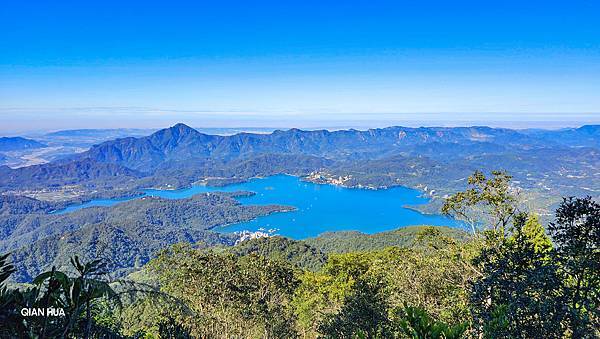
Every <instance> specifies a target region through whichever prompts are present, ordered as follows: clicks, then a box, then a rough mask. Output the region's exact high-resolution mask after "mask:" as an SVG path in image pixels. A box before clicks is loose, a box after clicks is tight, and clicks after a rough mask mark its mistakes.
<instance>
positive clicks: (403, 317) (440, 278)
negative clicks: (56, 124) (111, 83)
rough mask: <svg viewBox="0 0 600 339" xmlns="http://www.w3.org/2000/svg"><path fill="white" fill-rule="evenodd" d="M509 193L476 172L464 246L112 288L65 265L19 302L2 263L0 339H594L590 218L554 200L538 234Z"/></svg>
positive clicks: (342, 253) (134, 278)
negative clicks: (29, 311) (55, 312)
mask: <svg viewBox="0 0 600 339" xmlns="http://www.w3.org/2000/svg"><path fill="white" fill-rule="evenodd" d="M510 181H511V177H510V176H508V175H507V174H506V173H504V172H494V173H493V174H492V175H491V176H490V177H486V176H485V175H484V174H483V173H480V172H476V173H474V174H473V175H471V176H470V177H469V179H468V183H467V187H466V188H464V190H463V191H460V192H458V193H455V194H453V195H450V196H448V197H447V199H445V202H444V205H443V212H444V213H446V214H448V215H452V216H454V217H456V218H460V219H462V220H464V221H465V223H466V224H467V225H469V226H470V230H469V231H468V232H463V231H458V230H452V229H447V228H438V227H426V226H423V227H411V228H407V229H404V230H398V231H393V232H386V233H382V234H376V235H365V234H360V233H355V232H344V233H341V234H328V235H324V236H323V237H320V238H317V239H310V240H307V241H293V240H289V239H285V238H281V237H269V238H261V239H254V240H248V241H244V242H241V243H239V244H237V245H236V246H219V245H217V246H211V245H210V244H206V243H202V242H200V243H195V244H189V243H187V244H185V243H182V244H177V245H174V246H171V247H167V248H165V249H163V250H162V251H160V252H159V253H158V254H157V255H156V256H154V258H153V259H152V260H151V261H150V262H149V263H148V264H146V265H144V266H143V267H141V268H140V269H139V270H138V271H136V272H134V273H132V274H130V275H128V276H127V277H126V278H124V279H116V280H115V279H111V274H110V273H111V272H110V269H108V268H107V263H105V262H102V261H101V260H95V261H91V262H87V263H86V262H82V261H81V260H80V259H79V257H77V256H74V257H73V258H72V259H71V262H70V266H71V267H70V268H66V267H65V268H61V269H60V270H59V269H55V268H54V269H51V270H49V271H47V272H43V273H41V274H39V275H38V276H37V277H35V278H34V279H33V280H32V283H31V284H28V285H20V286H19V287H18V288H17V287H14V286H10V287H9V286H7V284H6V281H7V279H9V277H10V276H11V274H13V272H14V270H15V268H14V267H13V266H12V264H11V263H10V262H9V257H8V255H4V256H2V257H0V284H2V286H0V305H1V307H0V323H1V324H3V326H2V327H0V336H2V337H9V338H10V337H17V338H18V337H21V338H29V337H31V338H55V337H66V338H110V337H115V338H118V337H122V338H215V337H216V338H232V337H234V338H238V337H242V338H293V337H302V338H315V337H323V338H480V337H486V338H565V337H566V338H596V337H599V336H600V332H599V331H598V329H599V328H600V304H599V303H600V275H599V274H598V272H600V204H598V202H596V201H595V200H593V199H592V198H590V197H582V198H574V197H569V198H564V199H563V201H562V203H561V204H560V205H559V206H558V208H557V209H556V211H555V213H554V217H553V221H552V222H550V223H548V224H546V225H543V224H542V223H541V222H540V219H539V218H538V216H537V215H536V214H534V213H532V212H530V211H529V210H527V209H526V208H525V207H524V206H525V204H523V202H522V201H521V200H520V197H519V196H518V195H515V194H514V191H513V189H512V188H511V184H510ZM42 207H43V206H42ZM40 208H41V207H40ZM23 308H34V309H36V308H41V309H48V308H54V309H62V310H64V313H65V315H64V316H49V315H47V314H46V315H45V316H27V315H23V314H22V313H21V310H22V309H23Z"/></svg>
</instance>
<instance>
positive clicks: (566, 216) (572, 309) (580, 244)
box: [549, 197, 600, 338]
mask: <svg viewBox="0 0 600 339" xmlns="http://www.w3.org/2000/svg"><path fill="white" fill-rule="evenodd" d="M549 230H550V233H551V234H552V238H553V239H554V243H555V246H556V253H555V258H556V261H557V262H558V263H559V274H560V276H561V278H562V279H561V281H562V288H563V290H564V292H563V295H562V299H563V302H564V304H565V305H566V306H567V308H568V321H569V328H570V330H571V331H572V335H573V337H574V338H582V337H585V336H588V335H593V334H594V333H595V335H596V336H598V335H600V333H598V329H599V328H600V322H599V320H600V274H599V272H600V204H598V203H597V202H595V201H593V200H592V198H591V197H586V198H572V197H571V198H565V199H564V200H563V202H562V203H561V205H560V206H559V208H558V209H557V210H556V220H555V222H553V223H551V224H550V227H549Z"/></svg>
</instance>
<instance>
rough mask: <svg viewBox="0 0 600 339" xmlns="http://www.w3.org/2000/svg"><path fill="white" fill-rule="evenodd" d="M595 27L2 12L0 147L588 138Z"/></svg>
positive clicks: (449, 11) (443, 10) (599, 84)
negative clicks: (486, 129)
mask: <svg viewBox="0 0 600 339" xmlns="http://www.w3.org/2000/svg"><path fill="white" fill-rule="evenodd" d="M597 13H600V3H597V2H591V1H583V0H581V1H572V2H569V3H557V2H553V3H548V2H537V1H531V2H522V1H516V0H510V1H504V2H502V3H495V4H493V5H489V4H483V3H479V2H471V1H465V2H461V1H459V2H447V1H435V0H434V1H430V2H418V3H412V2H411V3H406V2H397V1H369V2H362V1H350V2H344V3H335V2H333V3H322V2H314V3H313V2H311V1H308V2H303V3H301V4H290V3H281V2H271V1H267V2H260V3H252V4H250V3H245V2H235V1H234V2H231V3H230V2H227V3H189V2H186V1H172V2H170V3H169V4H156V3H148V2H137V1H128V2H120V1H112V0H109V1H104V2H102V3H81V4H77V5H76V6H73V5H72V4H70V3H67V2H62V1H56V2H52V3H47V4H43V3H30V2H27V1H23V2H10V3H8V4H6V6H4V8H3V10H2V11H1V12H0V30H2V32H3V34H2V35H0V45H2V46H3V53H1V54H0V132H2V133H8V132H11V133H15V132H26V131H35V130H58V129H79V128H130V127H141V128H148V127H150V128H161V127H165V126H168V125H172V124H174V123H176V122H184V123H187V124H189V125H192V126H200V127H278V128H289V127H298V128H317V127H330V126H347V127H359V128H371V127H383V126H389V125H407V126H415V125H425V126H433V125H444V126H458V125H460V126H464V125H481V124H484V125H490V126H494V127H511V128H560V127H573V126H578V125H583V124H590V123H600V96H599V95H598V93H600V25H598V24H597V22H598V20H597V19H598V18H597ZM432 112H433V113H432ZM435 112H438V113H435ZM544 112H545V113H544Z"/></svg>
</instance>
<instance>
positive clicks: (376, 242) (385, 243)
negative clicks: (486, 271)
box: [303, 226, 469, 253]
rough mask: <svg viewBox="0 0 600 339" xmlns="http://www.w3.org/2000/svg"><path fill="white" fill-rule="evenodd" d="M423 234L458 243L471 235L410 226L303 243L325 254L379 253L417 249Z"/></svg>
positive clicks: (335, 235)
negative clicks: (430, 233)
mask: <svg viewBox="0 0 600 339" xmlns="http://www.w3.org/2000/svg"><path fill="white" fill-rule="evenodd" d="M423 232H436V234H437V235H439V236H440V237H447V238H452V239H454V240H456V241H465V240H467V239H468V238H469V234H468V233H467V232H465V231H463V230H461V229H458V228H450V227H442V226H435V227H433V226H408V227H402V228H399V229H397V230H393V231H387V232H381V233H375V234H364V233H360V232H353V231H346V232H326V233H323V234H321V235H319V236H318V237H315V238H308V239H305V240H303V242H305V243H307V244H308V245H310V246H312V247H315V248H317V249H319V250H320V251H322V252H324V253H347V252H365V251H377V250H382V249H384V248H386V247H392V246H397V247H415V246H419V245H421V243H419V241H418V240H419V238H418V237H419V235H422V234H425V233H423Z"/></svg>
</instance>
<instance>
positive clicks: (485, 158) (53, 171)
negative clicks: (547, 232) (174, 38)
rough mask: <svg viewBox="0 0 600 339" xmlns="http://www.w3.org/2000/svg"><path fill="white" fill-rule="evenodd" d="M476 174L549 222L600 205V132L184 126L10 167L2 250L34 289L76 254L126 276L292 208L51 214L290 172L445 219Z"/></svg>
mask: <svg viewBox="0 0 600 339" xmlns="http://www.w3.org/2000/svg"><path fill="white" fill-rule="evenodd" d="M81 133H82V132H77V133H76V134H79V135H81ZM84 134H85V133H84ZM65 135H67V136H68V135H69V133H64V132H63V133H60V137H63V138H64V137H65ZM34 143H35V141H34ZM34 143H29V144H30V145H35V144H34ZM32 147H33V146H32ZM474 170H483V171H488V172H489V171H492V170H506V171H507V172H509V174H511V175H513V176H514V181H513V185H514V186H515V188H516V189H521V190H523V198H524V200H525V201H526V203H527V204H529V205H530V206H531V208H532V209H533V210H534V211H536V212H537V213H539V214H540V215H541V217H542V219H544V218H546V217H547V216H548V215H549V214H550V212H549V211H550V210H552V209H553V208H554V207H555V206H556V204H557V203H558V202H559V201H560V197H562V196H569V195H576V196H584V195H592V196H593V197H596V198H598V197H600V126H597V125H589V126H582V127H580V128H572V129H564V130H555V131H547V130H522V131H516V130H510V129H499V128H489V127H457V128H445V127H422V128H407V127H389V128H382V129H371V130H366V131H359V130H340V131H327V130H315V131H304V130H299V129H290V130H286V131H281V130H276V131H274V132H272V133H269V134H264V133H238V134H234V135H210V134H205V133H201V132H199V131H197V130H195V129H193V128H190V127H189V126H186V125H184V124H177V125H175V126H172V127H170V128H166V129H162V130H159V131H156V132H155V133H152V134H150V135H148V136H140V137H125V138H118V139H115V140H109V141H104V142H101V143H99V144H97V145H94V146H92V147H91V148H89V149H88V150H86V151H84V152H80V153H75V154H65V155H64V156H62V157H60V158H58V159H56V160H53V161H51V162H49V163H46V164H40V165H34V166H26V167H20V168H9V167H7V166H1V167H0V192H1V193H2V195H1V197H2V201H0V225H1V232H0V248H4V249H5V250H14V251H15V256H14V258H15V261H16V263H17V265H18V267H19V270H20V271H19V274H18V277H19V279H22V280H25V281H26V280H27V279H28V277H31V276H32V275H33V274H35V273H36V272H39V271H40V270H41V269H43V268H47V267H48V265H51V264H53V263H54V264H59V265H60V264H64V263H66V261H65V260H66V258H67V257H68V256H69V253H72V252H73V251H79V252H81V253H86V255H89V256H90V257H93V256H94V255H97V254H99V253H100V252H102V253H104V254H103V255H107V256H109V257H111V256H112V258H113V259H115V258H117V259H118V260H117V261H120V262H122V264H121V265H117V266H115V269H117V270H119V272H122V273H124V272H127V271H128V270H130V269H131V268H132V267H133V266H137V265H139V264H143V263H144V262H145V261H147V260H148V258H150V257H151V256H152V255H153V253H155V251H156V250H158V249H159V248H162V247H164V246H167V245H169V244H171V243H174V242H178V241H192V242H196V241H206V242H209V243H220V242H222V243H230V242H231V241H233V240H232V239H231V238H230V237H225V236H221V235H219V234H218V233H216V232H213V231H211V229H212V228H213V227H215V226H217V225H220V224H223V223H229V222H238V221H240V220H247V219H248V218H253V217H256V216H258V215H264V214H268V213H271V212H274V211H280V210H285V209H286V208H287V207H283V206H271V207H257V206H240V205H239V204H238V203H237V202H236V201H235V200H234V199H231V197H230V196H226V195H225V196H222V197H220V198H219V197H213V198H210V197H206V196H202V197H200V196H199V197H194V198H192V199H188V200H181V201H165V200H161V199H158V200H155V199H145V200H141V199H137V200H134V201H131V202H128V203H124V204H121V205H117V206H115V207H112V208H90V209H83V210H80V211H77V212H73V213H69V214H66V215H56V214H52V211H55V210H57V209H60V208H63V207H64V206H66V205H67V204H71V203H77V202H81V201H86V200H90V199H95V198H114V197H124V196H135V195H138V194H140V192H141V190H142V189H144V188H148V187H156V188H168V189H171V188H176V187H185V186H189V185H192V184H194V183H199V182H200V183H207V184H211V185H224V184H228V183H233V182H240V181H245V180H248V179H250V178H253V177H264V176H269V175H275V174H281V173H287V174H292V175H297V176H301V177H303V178H304V179H305V180H309V181H313V182H319V183H321V182H322V183H332V184H336V185H343V186H346V187H367V188H373V189H376V188H384V187H390V186H396V185H402V186H407V187H412V188H416V189H418V190H420V191H422V192H423V194H424V195H426V196H427V197H429V198H430V202H429V203H428V204H427V205H418V206H414V208H415V209H419V210H420V211H423V212H428V213H439V207H440V204H441V202H442V201H443V197H444V196H446V195H447V194H451V193H453V192H456V191H458V190H460V189H462V188H463V187H464V185H465V179H466V178H467V176H469V175H470V174H471V173H472V172H473V171H474ZM199 204H200V205H201V204H204V205H205V207H202V208H201V207H200V205H199ZM129 209H132V210H131V211H130V210H129ZM134 210H135V211H136V212H135V213H134V212H133V211H134ZM152 210H154V211H155V212H156V213H154V212H152V213H151V211H152ZM144 211H145V212H144ZM199 211H200V212H199ZM198 213H201V215H199V214H198ZM173 220H177V222H173ZM186 220H187V221H186ZM180 222H181V223H183V224H181V223H180ZM178 223H179V224H178ZM182 225H183V226H182ZM149 234H153V235H154V236H152V237H148V235H149ZM99 241H100V242H101V243H102V244H103V245H102V246H100V243H99ZM77 244H80V245H77ZM107 244H113V245H110V246H108V245H107ZM115 244H116V245H115ZM101 247H102V248H101ZM100 250H102V251H100ZM32 251H33V252H32ZM125 258H129V259H131V260H125ZM132 258H134V259H132ZM135 258H138V259H135ZM136 260H137V261H136Z"/></svg>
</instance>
